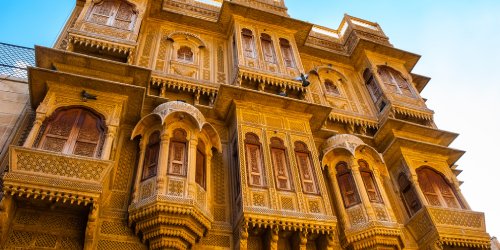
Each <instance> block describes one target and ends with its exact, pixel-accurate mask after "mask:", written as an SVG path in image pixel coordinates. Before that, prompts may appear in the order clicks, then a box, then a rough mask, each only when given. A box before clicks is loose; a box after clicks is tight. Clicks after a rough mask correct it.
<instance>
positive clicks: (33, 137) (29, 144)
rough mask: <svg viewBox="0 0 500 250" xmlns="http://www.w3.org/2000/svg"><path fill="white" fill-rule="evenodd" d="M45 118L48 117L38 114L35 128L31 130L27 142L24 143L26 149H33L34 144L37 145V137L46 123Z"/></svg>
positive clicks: (34, 124)
mask: <svg viewBox="0 0 500 250" xmlns="http://www.w3.org/2000/svg"><path fill="white" fill-rule="evenodd" d="M45 118H47V116H46V115H45V114H43V113H36V117H35V121H34V122H33V127H32V128H31V130H30V133H29V134H28V137H26V140H25V141H24V145H23V146H24V147H27V148H31V147H33V144H34V143H35V140H36V137H37V135H38V133H39V132H40V128H41V127H42V124H43V121H45Z"/></svg>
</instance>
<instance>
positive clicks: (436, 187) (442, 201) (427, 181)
mask: <svg viewBox="0 0 500 250" xmlns="http://www.w3.org/2000/svg"><path fill="white" fill-rule="evenodd" d="M416 172H417V177H418V183H419V186H420V189H421V190H422V193H423V194H424V197H425V199H426V200H427V202H428V203H429V205H431V206H436V207H443V208H452V209H464V208H465V207H464V205H463V203H462V201H461V200H460V198H459V197H458V195H457V193H456V191H455V189H454V188H453V186H451V185H450V183H448V181H447V180H446V178H445V177H444V176H443V175H442V174H441V173H440V172H438V171H436V170H434V169H432V168H430V167H427V166H425V167H420V168H419V169H417V171H416ZM429 174H431V175H429ZM440 184H442V185H444V188H447V189H448V190H447V191H449V193H450V194H443V190H442V188H443V186H440ZM429 188H432V190H429ZM431 196H435V197H434V198H436V199H437V200H433V199H431V198H430V197H431ZM446 198H449V199H452V200H447V199H446ZM436 201H437V202H439V204H436V203H434V202H436ZM449 201H453V202H454V203H455V205H456V206H451V205H450V203H449Z"/></svg>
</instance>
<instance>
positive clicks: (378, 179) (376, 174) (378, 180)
mask: <svg viewBox="0 0 500 250" xmlns="http://www.w3.org/2000/svg"><path fill="white" fill-rule="evenodd" d="M373 176H374V177H375V184H376V185H377V186H378V188H379V190H380V195H382V199H383V200H384V204H385V206H387V211H388V212H389V216H390V217H391V221H393V222H396V221H397V219H396V215H395V214H394V210H392V205H391V202H390V201H389V197H388V196H387V192H386V191H385V187H384V185H383V183H382V181H381V176H380V172H379V171H378V170H377V169H374V170H373Z"/></svg>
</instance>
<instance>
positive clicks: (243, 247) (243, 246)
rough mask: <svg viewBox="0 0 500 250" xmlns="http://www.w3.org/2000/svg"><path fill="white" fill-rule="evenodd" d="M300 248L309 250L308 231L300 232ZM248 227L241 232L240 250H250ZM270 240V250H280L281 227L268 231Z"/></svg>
mask: <svg viewBox="0 0 500 250" xmlns="http://www.w3.org/2000/svg"><path fill="white" fill-rule="evenodd" d="M298 235H299V237H298V241H299V242H298V246H299V250H307V236H308V232H307V231H306V230H303V231H300V232H298ZM248 236H249V235H248V225H244V226H243V227H242V230H241V232H240V242H239V246H240V247H239V249H240V250H247V249H248ZM266 237H267V238H268V242H269V249H270V250H278V241H279V227H278V226H274V227H272V228H270V230H269V231H268V234H267V235H266Z"/></svg>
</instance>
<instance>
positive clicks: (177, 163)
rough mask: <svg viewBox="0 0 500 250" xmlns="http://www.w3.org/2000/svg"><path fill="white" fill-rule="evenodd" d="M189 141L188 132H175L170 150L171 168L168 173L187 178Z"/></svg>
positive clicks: (180, 130)
mask: <svg viewBox="0 0 500 250" xmlns="http://www.w3.org/2000/svg"><path fill="white" fill-rule="evenodd" d="M186 146H187V141H186V131H184V130H182V129H176V130H174V133H173V137H172V139H171V140H170V148H169V153H168V156H169V162H168V165H169V168H168V173H169V174H172V175H179V176H186V173H187V169H186V159H187V148H186Z"/></svg>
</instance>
